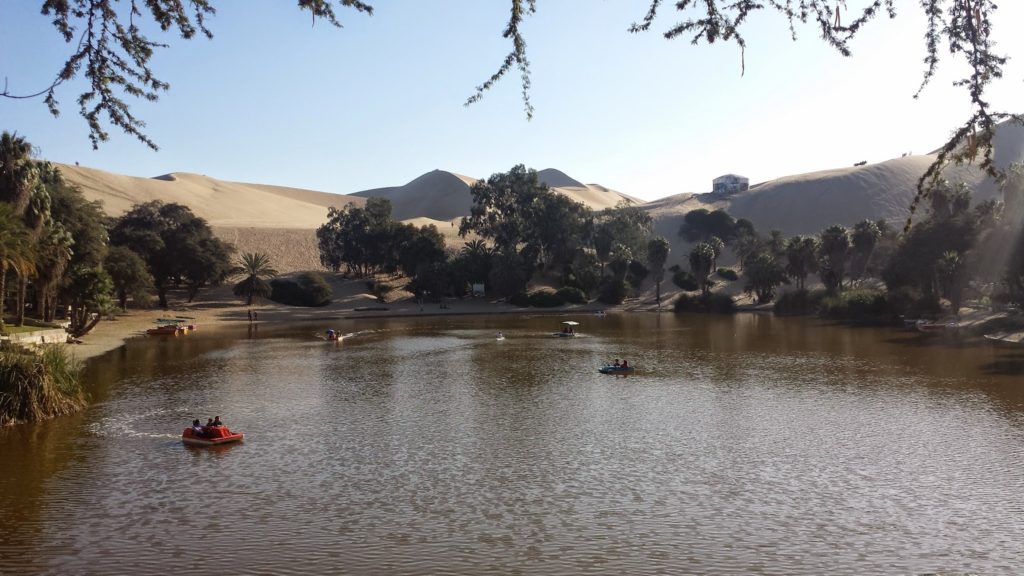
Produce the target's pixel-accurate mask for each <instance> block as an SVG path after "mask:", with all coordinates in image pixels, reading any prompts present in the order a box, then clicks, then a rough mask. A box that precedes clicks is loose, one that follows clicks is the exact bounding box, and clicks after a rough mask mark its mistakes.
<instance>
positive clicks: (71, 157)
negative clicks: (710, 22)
mask: <svg viewBox="0 0 1024 576" xmlns="http://www.w3.org/2000/svg"><path fill="white" fill-rule="evenodd" d="M863 3H864V2H862V1H861V0H848V1H847V4H848V5H849V6H850V10H851V12H850V13H851V14H852V11H853V10H855V9H856V8H857V7H859V6H860V5H862V4H863ZM40 4H41V2H40V1H39V0H0V76H2V77H5V78H6V79H7V83H8V88H9V89H10V90H11V91H12V92H15V93H17V92H30V91H36V90H38V89H40V88H41V87H43V86H45V85H46V84H47V83H48V82H49V80H50V79H52V77H53V75H54V74H55V72H56V71H57V70H58V68H59V66H60V64H61V63H62V62H63V60H64V59H65V58H66V56H67V54H68V53H69V51H70V48H69V47H68V46H67V45H65V44H64V43H63V42H62V41H61V40H60V39H59V38H58V36H57V35H56V32H55V31H54V30H53V29H52V27H51V26H50V24H49V22H48V21H47V19H46V18H45V17H43V16H41V15H39V13H38V12H39V6H40ZM373 4H374V5H375V8H376V11H375V13H374V15H373V16H372V17H367V16H365V15H360V14H358V13H355V12H351V13H349V12H348V11H345V10H342V11H340V16H341V18H342V20H343V23H344V24H345V28H343V29H340V30H339V29H335V28H333V27H331V26H329V25H327V24H325V23H324V22H318V23H317V24H316V25H315V26H312V25H311V19H310V17H309V15H308V14H306V13H300V12H299V11H298V10H297V8H296V7H295V2H293V1H288V2H282V1H280V0H276V1H275V0H247V1H245V2H242V1H239V0H234V1H231V0H226V1H223V2H219V3H218V14H217V15H216V16H215V17H214V18H213V19H211V21H210V23H209V25H210V27H211V28H212V30H213V32H214V35H215V37H214V39H213V40H212V41H207V40H205V39H196V40H192V41H189V42H185V41H181V40H179V39H178V38H177V37H174V36H164V35H160V34H159V33H155V34H153V35H152V36H153V38H154V39H158V40H161V41H165V42H168V43H170V44H171V45H172V47H171V48H170V49H168V50H163V51H160V52H159V53H158V54H157V56H156V57H155V58H154V61H153V66H154V68H155V70H156V71H157V73H158V75H159V76H160V77H161V78H162V79H163V80H165V81H168V82H170V84H171V90H170V91H169V92H167V93H164V94H163V95H162V96H161V98H160V101H159V102H157V103H155V104H151V103H145V102H134V103H132V108H133V110H134V112H135V113H136V114H137V115H138V116H139V117H141V118H143V119H144V120H145V121H146V122H147V124H148V127H147V129H146V131H147V134H148V135H149V136H150V137H151V138H152V139H154V140H155V141H156V142H157V144H159V145H160V147H161V149H160V151H159V152H153V151H151V150H149V149H148V148H147V147H145V146H144V145H142V144H141V143H139V142H138V141H136V140H135V139H134V138H131V137H129V136H127V135H125V134H123V133H121V132H119V131H117V130H116V129H111V131H110V132H111V141H110V142H108V143H106V144H103V145H102V146H101V148H100V150H99V151H93V150H92V149H91V147H90V143H89V141H88V139H87V137H86V135H87V130H86V126H85V123H84V121H83V120H81V119H80V117H79V116H78V114H77V108H76V104H75V99H76V97H77V95H78V93H79V92H80V90H78V88H79V87H80V85H75V84H71V85H66V86H63V87H62V88H61V89H60V91H59V92H58V99H59V100H60V101H61V103H62V112H63V114H62V116H61V117H60V118H57V119H54V118H53V117H51V116H50V115H49V113H48V112H47V110H46V108H45V106H44V105H43V103H42V102H41V100H33V101H12V100H6V99H5V100H0V129H7V130H15V131H17V132H18V133H19V134H21V135H24V136H25V137H27V138H28V139H29V140H30V141H31V142H32V143H33V144H35V145H36V146H38V148H39V151H40V156H41V157H42V158H46V159H50V160H54V161H59V162H68V163H74V162H76V161H77V162H80V163H81V164H82V165H83V166H91V167H95V168H100V169H103V170H109V171H112V172H118V173H123V174H129V175H133V176H156V175H159V174H164V173H167V172H195V173H200V174H206V175H209V176H212V177H216V178H221V179H225V180H236V181H245V182H258V183H265V184H278V185H285V186H295V187H300V188H310V189H315V190H323V191H328V192H338V193H349V192H356V191H359V190H365V189H368V188H376V187H381V186H391V185H400V184H403V183H405V182H408V181H409V180H411V179H413V178H415V177H417V176H419V175H420V174H422V173H424V172H427V171H429V170H432V169H435V168H440V169H444V170H450V171H453V172H458V173H461V174H466V175H469V176H476V177H486V176H488V175H490V174H491V173H494V172H498V171H505V170H508V169H509V168H510V167H512V166H513V165H515V164H519V163H523V164H526V165H527V166H530V167H533V168H536V169H538V170H540V169H543V168H558V169H560V170H563V171H564V172H566V173H568V174H569V175H570V176H573V177H574V178H577V179H579V180H582V181H584V182H596V183H600V184H603V185H605V186H608V187H611V188H615V189H617V190H620V191H622V192H625V193H627V194H632V195H634V196H637V197H640V198H644V199H648V200H651V199H656V198H661V197H664V196H669V195H672V194H677V193H680V192H702V191H707V190H709V189H710V185H711V184H710V183H711V179H712V178H714V177H715V176H718V175H720V174H722V173H726V172H736V173H740V174H744V175H746V176H748V177H750V178H751V181H752V182H759V181H763V180H769V179H772V178H776V177H779V176H785V175H788V174H795V173H801V172H808V171H814V170H822V169H829V168H836V167H842V166H849V165H851V164H853V163H854V162H857V161H860V160H868V161H871V162H876V161H881V160H885V159H888V158H893V157H898V156H900V155H901V154H902V153H904V152H914V153H925V152H928V151H930V150H931V149H933V148H935V147H937V146H938V145H940V144H941V143H942V142H943V141H944V140H945V138H946V137H947V136H948V134H949V133H950V131H951V130H952V129H953V128H954V127H955V126H956V125H957V124H958V123H959V122H961V121H962V120H965V119H966V118H967V116H968V115H969V113H970V108H969V107H968V102H967V96H966V94H965V93H964V91H963V90H962V89H956V88H953V87H951V86H950V83H951V81H952V79H953V78H954V77H955V75H956V74H957V73H960V72H962V69H961V68H959V67H957V66H954V65H953V64H954V63H953V62H952V61H950V60H948V57H946V59H945V60H944V61H943V63H942V67H941V69H940V74H939V76H938V77H937V78H936V79H935V81H934V82H933V83H932V85H931V86H930V87H929V88H928V89H926V91H925V92H924V94H923V96H922V97H921V98H920V99H919V100H914V99H913V98H912V95H913V93H914V92H915V90H916V89H917V86H918V84H919V83H920V80H921V73H922V71H923V66H924V65H923V63H922V58H923V57H924V45H923V39H922V35H923V32H924V27H923V18H922V16H921V8H920V7H919V5H918V3H917V2H916V1H910V0H904V1H902V2H898V3H897V4H898V5H899V9H900V16H899V17H898V18H897V19H896V20H895V21H888V20H878V21H876V22H873V23H872V25H871V26H869V27H868V28H867V29H866V30H864V33H863V34H862V36H861V37H859V38H858V40H857V41H855V43H854V44H853V48H854V56H853V58H849V59H846V58H842V57H841V56H839V55H837V54H836V53H835V52H834V51H833V50H831V49H829V48H828V47H826V46H825V45H824V44H823V43H822V42H821V41H820V40H819V39H818V35H817V34H816V32H815V30H814V29H813V28H812V27H804V28H803V29H800V30H798V33H799V35H800V38H799V40H798V41H797V42H792V41H790V40H789V36H788V29H787V26H786V24H785V22H784V21H783V20H782V19H781V18H780V17H778V16H776V15H773V14H768V13H765V14H762V15H758V16H755V17H754V18H753V19H752V20H751V22H750V27H749V28H748V29H747V32H746V36H747V41H748V49H747V55H746V75H745V76H742V77H741V75H740V54H739V50H738V48H736V47H735V46H734V45H732V44H720V45H719V44H716V45H714V46H710V47H709V46H697V47H694V46H691V45H690V44H689V42H688V40H686V39H678V40H674V41H667V40H664V39H663V38H662V36H661V31H663V30H665V29H667V28H668V27H670V26H671V25H672V24H674V23H675V22H676V21H678V20H679V17H678V16H677V15H676V14H675V12H674V10H673V9H672V5H671V3H666V5H665V7H664V8H663V9H662V16H661V17H660V19H659V20H658V22H656V24H655V30H652V32H650V33H647V34H643V35H632V34H629V33H628V32H627V28H628V27H629V25H630V24H631V23H632V22H633V21H635V20H638V19H640V18H641V17H642V16H643V14H644V11H645V4H646V0H630V1H626V0H605V1H596V0H587V1H584V0H575V1H573V0H540V1H539V2H538V13H537V14H536V15H534V16H532V17H530V18H529V19H528V20H527V21H526V24H525V26H524V31H525V33H526V39H527V45H528V52H529V57H530V60H531V63H532V71H533V88H532V93H531V94H532V100H533V104H534V106H535V107H536V113H535V115H534V118H533V120H532V121H527V120H526V118H525V115H524V113H523V111H522V104H521V101H520V96H519V92H520V86H519V82H518V76H516V75H513V76H511V77H509V78H506V79H505V80H503V81H502V82H500V83H499V84H498V85H497V86H496V88H495V89H493V90H492V91H490V92H489V93H488V94H487V95H486V97H485V98H484V100H483V101H482V102H480V103H478V104H475V105H473V106H470V107H468V108H465V107H463V105H462V104H463V102H464V101H465V99H466V98H467V97H468V96H469V95H470V94H472V92H473V89H474V87H475V86H476V85H477V84H479V83H480V82H481V81H483V80H484V79H486V78H487V77H488V76H489V75H490V74H491V73H492V72H493V71H494V70H495V69H496V68H497V66H498V65H499V64H500V62H501V61H502V59H503V58H504V56H505V54H506V53H507V51H508V49H509V45H508V43H507V42H506V41H505V40H504V39H503V38H501V31H502V30H503V28H504V26H505V23H506V19H507V14H508V3H507V2H506V1H504V0H486V1H484V0H438V1H436V2H421V1H413V0H404V1H403V0H377V1H375V2H373ZM1020 22H1024V2H1019V1H1013V2H1005V3H1001V6H1000V9H999V11H998V16H997V18H996V21H995V24H996V30H997V33H998V34H999V36H998V37H997V40H998V42H999V48H1000V50H1001V51H1002V52H1003V53H1005V54H1008V55H1010V56H1011V57H1013V59H1012V60H1011V62H1010V63H1009V64H1008V66H1007V67H1006V77H1005V78H1004V79H1003V80H1001V81H999V82H997V84H996V85H994V86H993V89H992V92H991V94H990V100H991V102H992V104H993V105H994V107H995V108H997V109H1000V108H1001V109H1010V110H1011V111H1016V112H1022V111H1024V39H1022V37H1021V36H1019V35H1015V34H1014V33H1013V32H1015V31H1014V30H1012V29H1011V28H1017V27H1019V23H1020ZM942 53H943V55H944V57H945V55H946V54H947V51H946V50H945V48H944V47H943V50H942ZM883 106H885V107H888V108H889V110H883Z"/></svg>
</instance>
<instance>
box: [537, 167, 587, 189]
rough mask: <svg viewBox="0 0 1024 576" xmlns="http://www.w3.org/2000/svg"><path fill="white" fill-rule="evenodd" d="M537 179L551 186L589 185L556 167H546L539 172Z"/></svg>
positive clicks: (573, 186) (579, 186)
mask: <svg viewBox="0 0 1024 576" xmlns="http://www.w3.org/2000/svg"><path fill="white" fill-rule="evenodd" d="M537 179H538V180H540V181H541V183H543V184H547V185H548V187H549V188H586V187H587V185H586V184H584V183H583V182H580V181H579V180H576V179H574V178H572V177H570V176H569V175H568V174H566V173H565V172H562V171H561V170H557V169H555V168H545V169H543V170H541V171H540V172H537Z"/></svg>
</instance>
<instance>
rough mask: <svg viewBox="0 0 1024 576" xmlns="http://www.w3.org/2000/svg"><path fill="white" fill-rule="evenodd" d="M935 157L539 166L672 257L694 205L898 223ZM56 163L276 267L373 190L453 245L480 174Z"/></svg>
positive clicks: (1003, 150) (111, 205)
mask: <svg viewBox="0 0 1024 576" xmlns="http://www.w3.org/2000/svg"><path fill="white" fill-rule="evenodd" d="M994 143H995V159H996V162H997V164H998V165H999V166H1000V167H1003V168H1005V167H1006V166H1008V165H1009V164H1010V163H1012V162H1021V161H1024V127H1022V126H1019V125H1017V124H1011V123H1004V124H1003V125H1002V126H1000V128H999V131H998V132H997V134H996V137H995V139H994ZM934 159H935V158H934V156H933V155H922V156H907V157H903V158H895V159H892V160H887V161H884V162H879V163H877V164H868V165H865V166H857V167H846V168H837V169H832V170H822V171H818V172H811V173H808V174H800V175H795V176H786V177H783V178H778V179H775V180H771V181H768V182H764V183H761V184H757V185H755V186H753V187H751V188H750V189H749V190H747V191H745V192H740V193H736V194H714V193H706V194H694V193H682V194H676V195H674V196H669V197H667V198H662V199H660V200H655V201H653V202H648V203H646V204H643V203H641V202H640V201H639V200H637V199H635V198H632V197H630V196H628V195H626V194H622V193H620V192H617V191H615V190H610V189H608V188H605V187H603V186H600V185H597V184H583V183H582V182H581V181H580V180H577V179H575V178H572V177H570V176H568V175H567V174H565V173H564V172H561V171H559V170H556V169H554V168H548V169H545V170H541V171H540V172H539V173H538V176H539V177H540V180H541V181H542V182H545V183H546V184H548V185H549V186H551V187H552V190H554V191H555V192H557V193H559V194H563V195H565V196H567V197H570V198H572V199H574V200H577V201H580V202H583V203H584V204H586V205H587V206H588V207H590V208H591V209H593V210H601V209H603V208H608V207H612V206H615V205H617V204H618V203H619V202H621V201H623V200H625V201H627V202H629V203H632V204H638V205H641V206H642V207H643V208H644V209H645V210H648V211H649V212H650V214H651V216H653V218H654V224H655V231H656V232H657V233H658V234H661V235H663V236H665V237H666V238H668V239H669V241H670V242H671V243H672V255H671V256H670V263H675V262H683V261H684V260H685V257H686V253H687V252H688V250H689V247H688V246H687V245H686V244H685V243H684V242H682V240H681V239H680V238H679V236H678V231H679V226H680V225H681V224H682V219H683V216H684V215H685V214H686V213H687V212H689V211H690V210H693V209H696V208H707V209H709V210H714V209H717V208H723V209H726V210H728V211H729V212H730V213H731V214H733V215H734V216H735V217H737V218H747V219H749V220H751V221H752V222H753V223H754V225H755V226H756V227H757V229H758V230H760V231H762V232H764V233H767V231H769V230H772V229H778V230H781V231H782V232H783V233H784V234H785V235H787V236H790V235H793V234H805V233H815V232H818V231H820V230H822V229H823V228H825V227H827V226H830V225H832V224H843V225H847V226H850V225H853V224H854V223H856V222H858V221H860V220H863V219H871V220H879V219H885V220H888V221H890V222H892V223H893V224H895V225H901V224H902V222H903V220H904V219H905V218H906V216H907V214H908V207H909V205H910V202H911V199H912V198H913V197H914V194H915V193H916V186H917V180H918V178H920V176H921V175H922V174H923V173H924V172H925V170H926V169H927V168H928V166H929V165H930V164H931V163H932V162H933V161H934ZM59 166H60V169H61V171H62V172H63V173H64V176H65V178H66V179H67V180H68V181H69V182H71V183H72V184H75V185H77V186H78V187H80V188H81V189H82V191H83V192H84V193H85V195H86V197H87V198H89V199H90V200H99V201H100V202H102V203H103V206H104V209H105V210H106V212H107V213H108V214H110V215H112V216H117V215H120V214H122V213H124V212H125V211H126V210H128V209H129V208H130V207H131V206H132V205H133V204H137V203H141V202H146V201H149V200H163V201H165V202H178V203H181V204H185V205H187V206H189V207H190V208H191V209H192V210H193V211H194V212H195V213H196V214H197V215H199V216H201V217H203V218H205V219H206V220H207V221H208V222H210V224H211V225H212V226H213V227H214V228H215V230H216V232H217V234H218V235H219V236H221V237H223V238H225V239H227V240H229V241H231V242H233V243H235V244H236V246H237V247H238V248H239V250H241V251H243V252H253V251H263V252H269V253H271V256H272V258H273V259H274V263H275V266H276V267H277V268H279V269H280V270H282V271H292V270H302V269H310V268H316V267H318V265H319V258H318V255H317V245H316V237H315V234H314V230H315V229H316V228H317V227H318V226H320V225H321V224H323V223H324V222H325V221H326V219H327V208H328V207H330V206H335V207H341V206H344V205H345V204H347V203H355V204H357V205H363V204H365V202H366V198H369V197H383V198H388V199H389V200H391V203H392V215H393V216H394V217H395V218H396V219H398V220H403V221H407V222H411V223H414V224H416V225H418V226H421V225H424V224H434V225H436V226H437V227H438V230H440V231H441V233H442V234H444V235H445V239H446V240H447V241H448V243H449V246H452V247H459V246H461V245H462V243H463V242H464V241H465V239H463V238H460V237H459V236H458V226H459V222H460V221H461V218H462V217H464V216H466V215H468V214H469V208H470V200H471V195H470V187H471V186H472V185H473V184H474V183H475V182H476V181H477V180H476V179H474V178H472V177H469V176H463V175H460V174H456V173H454V172H447V171H443V170H433V171H431V172H428V173H426V174H423V175H422V176H419V177H418V178H415V179H414V180H412V181H411V182H409V183H407V184H404V185H402V186H392V187H386V188H377V189H373V190H365V191H362V192H357V193H355V194H349V195H340V194H330V193H327V192H317V191H313V190H302V189H298V188H288V187H282V186H268V185H263V184H245V183H240V182H226V181H223V180H217V179H215V178H210V177H207V176H201V175H197V174H184V173H172V174H167V175H165V176H159V177H156V178H137V177H131V176H122V175H119V174H112V173H110V172H104V171H102V170H95V169H92V168H82V167H78V166H68V165H59ZM739 168H740V172H742V167H739ZM945 175H946V177H947V178H948V179H950V180H951V181H964V182H967V183H968V184H969V185H971V186H972V187H973V189H974V191H975V201H981V200H985V199H988V198H991V197H993V196H994V195H995V194H996V193H997V187H996V186H995V184H994V183H993V182H992V181H991V179H990V178H988V177H987V176H985V175H984V174H982V173H981V171H980V170H978V169H977V168H976V167H974V166H955V167H951V168H950V169H948V170H947V172H946V174H945ZM709 176H710V175H709ZM709 181H710V177H709ZM921 213H922V214H923V213H924V210H922V211H921Z"/></svg>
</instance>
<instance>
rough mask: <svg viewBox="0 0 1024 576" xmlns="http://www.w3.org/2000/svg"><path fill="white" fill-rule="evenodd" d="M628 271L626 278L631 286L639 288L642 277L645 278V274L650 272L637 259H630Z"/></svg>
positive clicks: (642, 281) (642, 280)
mask: <svg viewBox="0 0 1024 576" xmlns="http://www.w3.org/2000/svg"><path fill="white" fill-rule="evenodd" d="M628 272H629V273H628V274H627V275H626V278H627V280H628V281H629V284H630V286H632V287H633V288H639V287H640V285H641V284H643V283H644V278H647V275H648V274H650V270H648V269H647V266H645V265H644V263H643V262H641V261H639V260H630V262H629V268H628Z"/></svg>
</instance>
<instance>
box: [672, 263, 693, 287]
mask: <svg viewBox="0 0 1024 576" xmlns="http://www.w3.org/2000/svg"><path fill="white" fill-rule="evenodd" d="M676 268H677V269H676V271H675V272H673V273H672V283H673V284H675V285H676V286H678V287H679V288H681V289H683V290H686V291H687V292H693V291H694V290H700V286H699V285H698V284H697V279H696V278H694V277H693V274H691V273H690V272H689V271H688V270H683V269H682V268H679V267H676Z"/></svg>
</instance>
